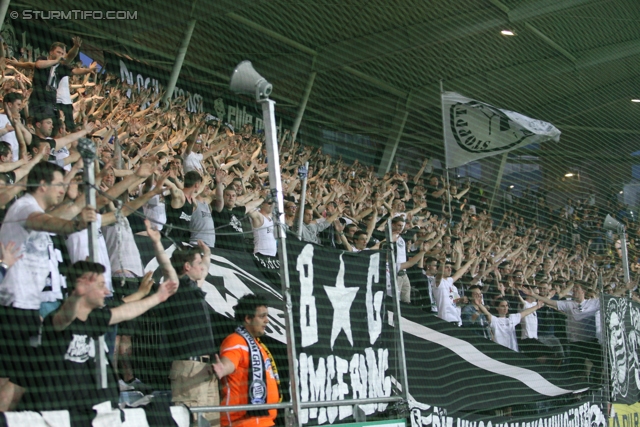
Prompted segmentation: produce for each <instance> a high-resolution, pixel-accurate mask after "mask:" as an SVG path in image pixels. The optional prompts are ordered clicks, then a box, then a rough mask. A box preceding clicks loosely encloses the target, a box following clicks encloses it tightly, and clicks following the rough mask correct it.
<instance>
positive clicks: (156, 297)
mask: <svg viewBox="0 0 640 427" xmlns="http://www.w3.org/2000/svg"><path fill="white" fill-rule="evenodd" d="M177 290H178V282H176V281H172V280H167V281H165V282H164V283H162V284H161V285H160V287H159V288H158V291H157V292H156V293H155V294H153V295H151V296H149V297H147V298H144V299H141V300H139V301H134V302H128V303H125V304H122V305H121V306H119V307H116V308H113V309H111V320H110V321H109V325H117V324H118V323H120V322H125V321H127V320H131V319H135V318H136V317H138V316H140V315H142V314H144V313H146V312H147V311H148V310H150V309H152V308H153V307H155V306H156V305H158V304H160V303H163V302H165V301H166V300H167V299H168V298H169V297H170V296H171V295H173V294H175V293H176V291H177Z"/></svg>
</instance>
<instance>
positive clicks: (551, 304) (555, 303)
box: [520, 288, 558, 317]
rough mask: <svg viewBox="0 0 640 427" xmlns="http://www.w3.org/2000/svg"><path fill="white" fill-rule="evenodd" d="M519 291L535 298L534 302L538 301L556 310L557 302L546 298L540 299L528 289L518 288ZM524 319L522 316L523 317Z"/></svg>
mask: <svg viewBox="0 0 640 427" xmlns="http://www.w3.org/2000/svg"><path fill="white" fill-rule="evenodd" d="M520 290H521V291H522V292H523V293H524V294H525V295H528V296H530V297H533V298H535V299H536V300H538V301H539V302H543V303H544V304H546V305H548V306H550V307H553V308H558V301H555V300H552V299H550V298H546V297H542V296H540V295H538V294H536V293H535V292H533V291H532V290H531V289H530V288H520ZM523 317H524V316H523Z"/></svg>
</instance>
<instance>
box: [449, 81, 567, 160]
mask: <svg viewBox="0 0 640 427" xmlns="http://www.w3.org/2000/svg"><path fill="white" fill-rule="evenodd" d="M442 123H443V126H444V149H445V156H446V165H447V169H451V168H455V167H458V166H462V165H465V164H467V163H469V162H472V161H474V160H478V159H482V158H484V157H489V156H495V155H497V154H502V153H506V152H507V151H511V150H515V149H516V148H520V147H524V146H526V145H529V144H533V143H536V142H538V143H539V142H544V141H550V140H551V141H555V142H558V141H559V140H560V131H559V130H558V129H557V128H556V127H555V126H553V125H552V124H551V123H547V122H543V121H541V120H536V119H532V118H530V117H527V116H523V115H522V114H520V113H516V112H514V111H507V110H502V109H500V108H497V107H494V106H492V105H489V104H486V103H484V102H481V101H476V100H474V99H470V98H466V97H464V96H462V95H460V94H458V93H455V92H444V93H443V94H442Z"/></svg>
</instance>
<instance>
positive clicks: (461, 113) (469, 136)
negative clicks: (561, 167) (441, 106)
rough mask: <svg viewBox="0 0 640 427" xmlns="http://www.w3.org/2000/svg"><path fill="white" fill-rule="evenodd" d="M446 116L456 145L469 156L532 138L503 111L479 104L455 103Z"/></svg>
mask: <svg viewBox="0 0 640 427" xmlns="http://www.w3.org/2000/svg"><path fill="white" fill-rule="evenodd" d="M449 114H450V119H451V122H450V123H451V133H453V136H454V138H455V140H456V142H457V143H458V146H459V147H460V148H462V149H463V150H465V151H469V152H472V153H489V152H492V151H500V150H508V149H509V148H511V147H514V146H516V145H518V144H520V143H521V142H523V141H524V140H525V139H526V138H529V137H530V136H533V135H535V134H534V133H533V132H531V131H529V130H527V129H525V128H523V127H522V126H520V125H519V124H518V123H515V122H514V121H512V120H511V119H510V118H509V116H508V115H507V114H505V113H504V112H503V111H501V110H499V109H497V108H495V107H492V106H490V105H487V104H484V103H482V102H478V101H469V102H457V103H455V104H453V105H451V107H450V109H449Z"/></svg>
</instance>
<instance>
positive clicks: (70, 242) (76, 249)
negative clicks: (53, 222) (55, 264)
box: [67, 214, 113, 294]
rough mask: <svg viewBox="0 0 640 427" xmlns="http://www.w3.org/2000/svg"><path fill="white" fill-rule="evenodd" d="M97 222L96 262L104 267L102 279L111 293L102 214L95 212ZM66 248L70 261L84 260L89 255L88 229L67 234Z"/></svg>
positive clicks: (109, 265) (109, 266) (109, 269)
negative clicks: (102, 228)
mask: <svg viewBox="0 0 640 427" xmlns="http://www.w3.org/2000/svg"><path fill="white" fill-rule="evenodd" d="M97 218H98V220H97V223H98V259H97V262H98V263H100V264H102V265H103V266H104V268H105V270H106V271H105V272H104V280H105V282H106V285H107V288H109V291H110V292H111V293H112V294H113V285H112V284H111V263H110V262H109V253H108V252H107V243H106V242H105V240H104V236H103V235H102V230H101V229H100V227H102V215H100V214H97ZM67 249H68V250H69V258H71V262H73V263H75V262H78V261H84V260H85V259H87V257H88V256H89V231H87V229H85V230H80V231H78V232H77V233H72V234H69V236H67Z"/></svg>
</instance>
